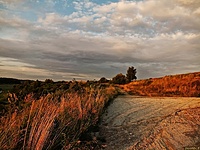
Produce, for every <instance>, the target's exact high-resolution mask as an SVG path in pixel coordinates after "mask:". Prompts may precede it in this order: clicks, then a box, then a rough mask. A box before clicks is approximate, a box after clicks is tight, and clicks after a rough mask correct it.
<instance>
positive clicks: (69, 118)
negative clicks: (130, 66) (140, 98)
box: [0, 86, 117, 150]
mask: <svg viewBox="0 0 200 150" xmlns="http://www.w3.org/2000/svg"><path fill="white" fill-rule="evenodd" d="M116 94H117V91H116V89H115V88H114V87H112V86H107V87H103V88H100V87H98V88H89V87H85V88H84V92H82V93H78V92H66V91H62V92H61V91H60V94H58V93H57V94H56V95H55V94H53V93H52V94H47V95H45V96H42V97H40V98H39V99H35V97H34V96H33V95H32V94H28V95H27V96H26V97H25V99H24V102H23V103H25V104H26V105H25V106H24V107H23V108H22V109H16V110H15V111H14V112H13V110H12V111H8V112H7V113H6V114H5V115H4V116H2V117H1V118H0V149H5V150H7V149H9V150H10V149H34V150H35V149H37V150H42V149H73V148H76V147H80V146H81V145H80V144H81V141H79V138H80V136H81V134H83V133H84V132H86V131H87V130H88V128H89V127H91V126H94V125H96V123H97V122H98V120H99V116H100V114H101V113H102V111H103V109H104V107H105V105H106V104H107V103H108V101H109V100H110V99H111V98H113V96H114V95H116ZM13 98H14V97H13ZM16 101H17V98H16ZM90 146H91V145H90ZM88 149H91V148H88Z"/></svg>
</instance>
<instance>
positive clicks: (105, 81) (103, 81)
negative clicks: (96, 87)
mask: <svg viewBox="0 0 200 150" xmlns="http://www.w3.org/2000/svg"><path fill="white" fill-rule="evenodd" d="M99 82H100V83H108V82H109V80H107V79H106V78H105V77H102V78H101V79H100V80H99Z"/></svg>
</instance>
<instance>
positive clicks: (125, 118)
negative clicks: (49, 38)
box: [100, 95, 200, 150]
mask: <svg viewBox="0 0 200 150" xmlns="http://www.w3.org/2000/svg"><path fill="white" fill-rule="evenodd" d="M100 134H101V136H104V137H105V138H106V144H107V147H106V149H107V150H125V149H138V150H141V149H144V150H146V149H156V150H159V149H160V150H161V149H162V150H163V149H169V150H171V149H172V150H177V149H184V147H188V146H196V147H197V146H200V98H187V97H184V98H174V97H152V98H149V97H136V96H135V97H134V96H129V95H126V96H120V97H118V98H117V99H115V100H114V101H113V103H112V104H111V105H110V106H109V107H108V109H107V111H106V112H105V114H104V115H103V117H102V124H101V130H100ZM199 149H200V148H199Z"/></svg>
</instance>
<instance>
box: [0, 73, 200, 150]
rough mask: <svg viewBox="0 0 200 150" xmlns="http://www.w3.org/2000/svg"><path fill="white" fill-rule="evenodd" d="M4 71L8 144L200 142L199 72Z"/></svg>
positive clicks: (0, 97) (3, 123)
mask: <svg viewBox="0 0 200 150" xmlns="http://www.w3.org/2000/svg"><path fill="white" fill-rule="evenodd" d="M120 77H121V76H120ZM1 79H2V81H4V82H6V83H7V81H8V83H7V84H0V88H1V89H0V90H1V91H2V93H0V115H1V117H0V149H3V150H10V149H23V150H24V149H28V150H29V149H33V150H35V149H37V150H42V149H45V150H46V149H47V150H48V149H66V150H68V149H72V150H76V149H77V150H79V149H84V150H85V149H86V150H87V149H89V150H90V149H108V150H110V149H116V150H117V149H144V150H145V149H172V150H175V149H182V148H183V147H187V146H199V145H200V139H199V135H200V132H199V131H200V130H199V126H200V118H199V116H200V99H199V98H198V97H199V94H200V93H199V92H200V73H199V72H197V73H191V74H184V75H175V76H165V77H162V78H154V79H146V80H138V81H133V82H130V83H128V84H124V83H123V84H121V85H118V84H116V83H114V82H113V81H112V80H111V81H108V80H105V79H104V78H102V79H103V80H99V81H87V82H86V81H76V80H73V81H58V82H54V81H53V80H51V79H46V80H45V81H38V80H36V81H32V80H17V79H7V80H5V79H4V78H1ZM11 81H12V82H11ZM13 82H14V83H16V84H15V85H14V84H11V83H13ZM120 94H124V96H119V95H120ZM129 94H132V96H131V95H129ZM117 96H119V97H118V98H116V97H117ZM141 96H148V97H141ZM159 96H160V97H159ZM164 96H169V97H164ZM181 96H183V97H181ZM180 97H181V98H180ZM111 102H112V103H111ZM108 106H109V107H108ZM107 107H108V109H106V108H107ZM104 111H107V112H105V113H104V115H103V117H102V114H103V112H104Z"/></svg>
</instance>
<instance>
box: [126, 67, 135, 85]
mask: <svg viewBox="0 0 200 150" xmlns="http://www.w3.org/2000/svg"><path fill="white" fill-rule="evenodd" d="M136 73H137V71H136V69H135V68H134V67H133V66H132V67H129V68H128V70H127V74H126V78H127V81H128V82H131V81H132V80H136V79H137V77H136Z"/></svg>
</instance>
